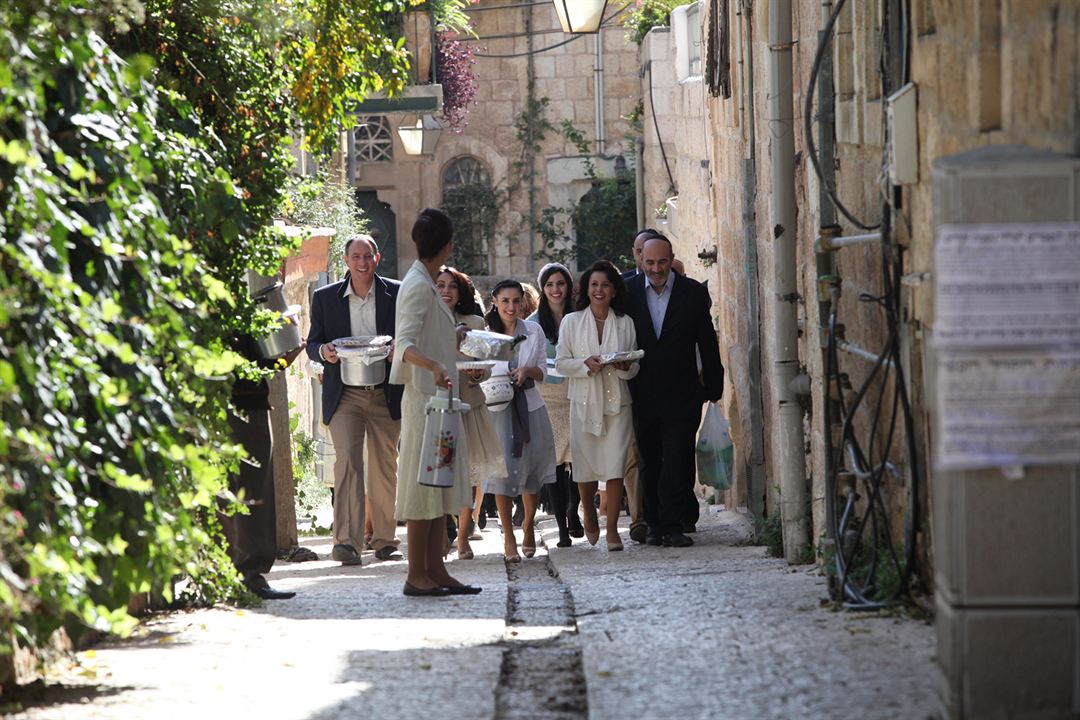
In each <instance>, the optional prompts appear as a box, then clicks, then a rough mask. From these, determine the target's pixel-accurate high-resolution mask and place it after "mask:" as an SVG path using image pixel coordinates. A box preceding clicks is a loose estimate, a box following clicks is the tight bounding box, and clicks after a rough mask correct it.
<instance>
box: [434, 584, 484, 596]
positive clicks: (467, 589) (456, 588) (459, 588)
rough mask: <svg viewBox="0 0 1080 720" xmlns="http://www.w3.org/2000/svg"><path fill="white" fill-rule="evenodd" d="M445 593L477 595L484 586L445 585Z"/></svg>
mask: <svg viewBox="0 0 1080 720" xmlns="http://www.w3.org/2000/svg"><path fill="white" fill-rule="evenodd" d="M443 589H444V590H447V591H448V592H447V595H479V594H480V591H481V590H483V589H484V588H482V587H477V586H476V585H447V586H445V587H444V588H443Z"/></svg>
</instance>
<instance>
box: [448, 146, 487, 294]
mask: <svg viewBox="0 0 1080 720" xmlns="http://www.w3.org/2000/svg"><path fill="white" fill-rule="evenodd" d="M442 181H443V203H442V209H443V211H444V212H445V213H446V214H447V215H448V216H449V217H450V219H451V220H452V221H453V223H454V250H453V254H452V255H451V256H450V260H449V264H450V265H452V266H454V267H456V268H457V269H458V270H461V271H462V272H465V273H466V274H469V275H487V274H488V272H490V267H491V264H490V262H489V256H488V248H489V247H490V240H491V237H492V234H493V233H494V231H495V223H496V221H497V220H498V217H499V196H498V194H497V193H496V192H495V190H494V188H492V186H491V175H490V174H489V173H488V171H487V168H485V167H484V165H483V164H482V163H481V162H480V161H479V160H477V159H476V158H474V157H470V156H468V155H463V156H461V157H458V158H455V159H453V160H451V161H450V163H449V164H448V165H447V166H446V168H445V169H444V170H443V177H442Z"/></svg>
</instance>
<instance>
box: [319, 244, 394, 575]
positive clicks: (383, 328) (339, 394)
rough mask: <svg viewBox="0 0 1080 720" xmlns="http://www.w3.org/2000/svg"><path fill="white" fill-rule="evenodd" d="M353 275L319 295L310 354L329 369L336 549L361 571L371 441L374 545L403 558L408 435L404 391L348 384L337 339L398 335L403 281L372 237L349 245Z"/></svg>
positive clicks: (337, 556)
mask: <svg viewBox="0 0 1080 720" xmlns="http://www.w3.org/2000/svg"><path fill="white" fill-rule="evenodd" d="M345 265H346V266H347V267H348V269H349V272H348V273H346V275H345V278H344V279H343V280H341V281H340V282H336V283H333V284H331V285H327V286H326V287H322V288H319V289H318V290H316V291H315V296H314V298H313V299H312V302H311V332H310V334H309V335H308V340H307V342H308V345H307V352H308V355H309V356H310V357H311V359H312V360H316V361H320V362H323V363H325V368H326V369H325V371H324V372H323V384H322V415H323V422H325V423H326V424H327V425H329V426H330V436H331V438H332V439H333V441H334V452H335V454H336V456H337V460H336V461H335V463H334V549H333V553H332V557H333V559H334V560H337V561H338V562H340V563H342V564H343V565H359V564H360V553H361V551H363V549H364V546H365V539H364V512H365V508H364V493H365V487H364V443H365V440H366V442H367V460H368V464H369V466H368V468H367V493H368V494H369V500H370V506H371V515H372V518H371V520H372V522H371V525H372V533H373V534H372V537H371V547H372V548H373V549H374V550H375V557H376V558H378V559H379V560H391V559H400V558H401V553H400V552H398V550H397V546H398V543H399V541H398V539H397V537H396V534H395V531H396V528H397V524H396V523H395V521H394V501H395V498H396V495H397V446H398V436H399V434H400V432H401V394H402V390H403V388H402V386H400V385H390V384H389V383H388V382H387V381H386V379H385V378H384V379H383V381H382V383H380V384H379V385H372V386H369V387H358V386H352V385H345V384H344V383H342V381H341V365H340V364H339V362H338V355H337V349H336V348H335V347H334V343H333V341H334V340H336V339H338V338H343V337H351V336H356V335H389V336H391V337H393V336H394V316H395V314H396V309H397V294H398V288H399V287H400V285H401V283H399V282H398V281H396V280H388V279H386V278H382V277H379V276H378V275H377V274H376V273H375V268H376V267H378V265H379V248H378V246H377V245H376V243H375V240H374V239H372V238H371V237H370V236H368V235H357V236H356V237H353V238H350V239H349V241H348V242H346V243H345ZM389 362H390V361H389V360H387V367H389Z"/></svg>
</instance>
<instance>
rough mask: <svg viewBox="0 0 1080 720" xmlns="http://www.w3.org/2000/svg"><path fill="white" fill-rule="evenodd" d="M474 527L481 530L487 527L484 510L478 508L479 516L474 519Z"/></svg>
mask: <svg viewBox="0 0 1080 720" xmlns="http://www.w3.org/2000/svg"><path fill="white" fill-rule="evenodd" d="M476 527H478V528H480V529H481V530H483V529H484V528H486V527H487V513H486V512H485V511H484V510H480V517H479V518H477V520H476Z"/></svg>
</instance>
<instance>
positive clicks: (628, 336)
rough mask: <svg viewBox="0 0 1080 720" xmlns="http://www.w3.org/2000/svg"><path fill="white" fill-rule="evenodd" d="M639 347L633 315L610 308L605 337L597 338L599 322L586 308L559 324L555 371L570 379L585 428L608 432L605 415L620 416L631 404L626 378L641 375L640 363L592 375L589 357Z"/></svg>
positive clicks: (607, 368)
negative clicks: (588, 361) (605, 429)
mask: <svg viewBox="0 0 1080 720" xmlns="http://www.w3.org/2000/svg"><path fill="white" fill-rule="evenodd" d="M636 349H637V332H636V331H635V330H634V321H633V320H632V319H631V318H630V316H629V315H621V316H619V315H616V314H615V311H613V310H612V311H609V312H608V316H607V320H605V322H604V340H603V342H600V341H599V340H597V337H596V321H595V320H594V319H593V314H592V311H591V310H589V309H588V308H586V309H585V310H579V311H577V312H573V313H570V314H569V315H567V316H566V317H564V318H563V321H562V324H561V325H559V344H558V345H557V346H556V349H555V371H556V372H557V373H559V374H560V375H565V376H566V377H567V378H569V380H570V382H569V383H568V387H567V391H566V396H567V398H568V399H569V400H570V404H571V405H572V406H573V409H574V413H573V416H574V417H576V418H580V422H581V428H580V429H581V430H583V431H584V432H587V433H591V434H593V435H596V436H601V435H603V434H604V416H605V415H618V414H619V413H620V412H622V408H623V407H624V406H626V405H629V404H630V403H631V400H630V388H629V387H628V386H627V384H626V381H627V380H630V379H631V378H633V377H634V376H635V375H637V374H638V369H639V366H638V363H636V362H634V363H631V365H630V369H629V370H616V369H615V367H614V366H613V365H606V366H604V368H603V369H602V370H601V371H600V372H598V373H596V374H595V375H593V376H592V377H590V376H589V368H588V367H587V366H586V365H585V360H587V359H588V358H590V357H592V356H593V355H603V354H605V353H609V352H619V351H624V350H636Z"/></svg>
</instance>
